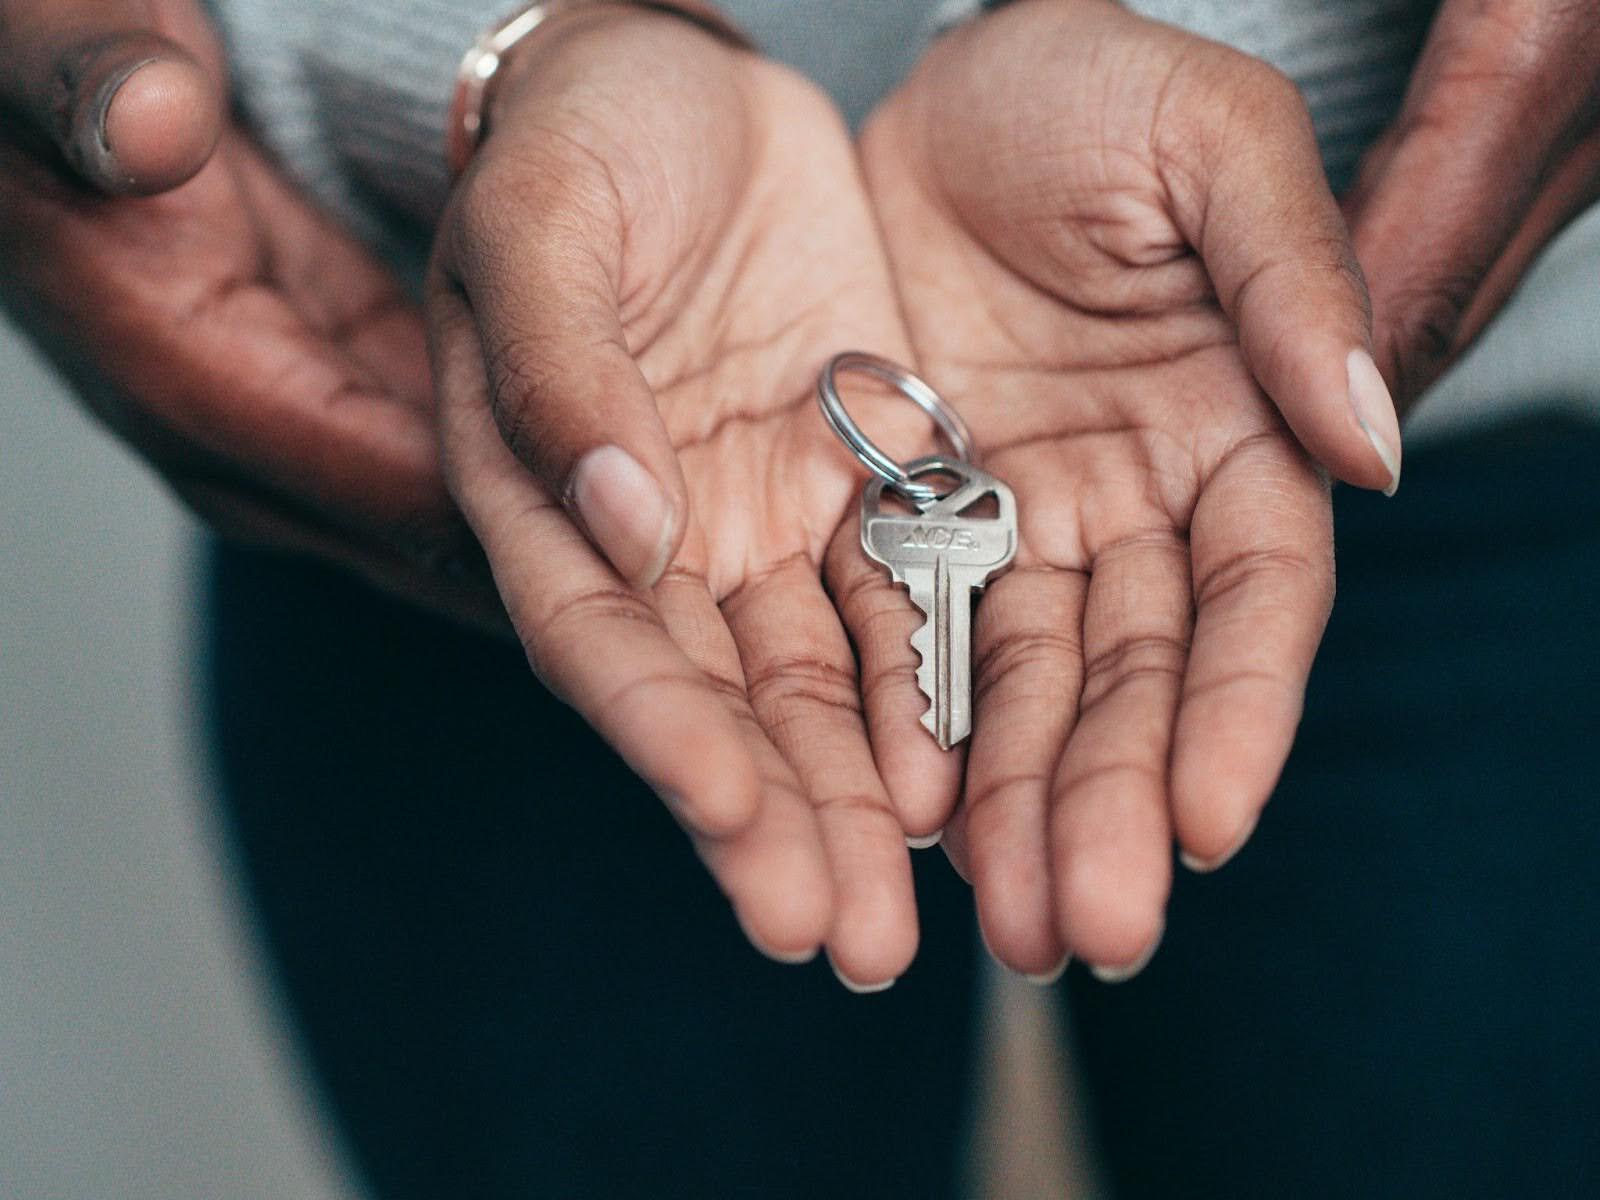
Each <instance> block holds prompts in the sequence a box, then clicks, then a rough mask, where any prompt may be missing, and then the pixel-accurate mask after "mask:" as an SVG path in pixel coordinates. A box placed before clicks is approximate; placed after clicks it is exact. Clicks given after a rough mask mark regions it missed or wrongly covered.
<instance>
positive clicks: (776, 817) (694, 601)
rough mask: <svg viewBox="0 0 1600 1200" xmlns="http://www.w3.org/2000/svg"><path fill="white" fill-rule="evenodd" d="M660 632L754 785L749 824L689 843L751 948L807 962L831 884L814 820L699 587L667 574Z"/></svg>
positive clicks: (820, 931)
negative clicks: (709, 682) (740, 754)
mask: <svg viewBox="0 0 1600 1200" xmlns="http://www.w3.org/2000/svg"><path fill="white" fill-rule="evenodd" d="M656 599H657V603H658V605H659V607H660V610H661V616H662V619H663V621H665V623H666V627H667V631H668V633H669V634H671V636H672V638H673V640H674V641H676V642H677V643H678V645H680V646H681V647H683V650H684V653H685V654H686V655H688V657H689V661H690V662H692V663H693V664H694V665H695V666H696V667H697V668H699V669H700V670H701V671H703V672H704V673H705V674H706V676H707V677H708V678H710V679H713V680H715V681H717V683H718V685H719V686H720V687H721V688H722V689H723V691H724V693H725V695H726V697H727V701H728V704H729V705H730V706H731V708H732V709H733V711H734V712H735V714H736V715H737V716H738V717H739V726H740V730H741V733H742V735H743V738H744V744H745V745H746V747H747V748H748V750H749V753H750V757H751V760H752V761H753V762H754V763H755V765H756V770H757V773H758V775H759V776H760V778H761V781H762V786H761V798H760V803H759V805H758V807H757V810H756V814H755V817H754V818H753V819H752V820H751V822H750V824H749V825H747V826H746V827H745V828H744V829H742V830H741V831H740V832H738V833H737V834H735V835H733V836H731V837H725V838H710V837H704V836H696V835H692V836H693V841H694V844H695V849H696V851H697V852H698V853H699V855H700V858H701V860H702V861H703V862H704V863H705V864H706V868H707V869H708V870H709V871H710V872H711V874H712V876H713V877H714V878H715V879H716V880H717V882H718V884H719V885H720V886H721V888H722V890H723V892H724V893H725V894H726V895H727V897H728V899H729V901H730V902H731V903H732V905H733V909H734V913H735V915H736V916H737V917H738V919H739V924H740V926H741V927H742V928H743V929H744V931H745V936H747V937H748V938H749V939H750V941H751V943H752V944H753V945H754V946H755V947H756V949H758V950H760V951H761V952H762V953H763V954H765V955H767V956H768V957H769V958H773V959H776V960H777V961H779V962H788V963H798V962H807V961H809V960H810V959H812V958H814V957H816V953H817V950H818V948H819V947H820V946H821V944H822V942H823V940H824V939H825V938H826V937H827V936H828V933H829V930H830V928H831V927H832V924H833V913H834V880H833V875H832V871H831V868H830V866H829V862H828V858H829V856H828V853H827V850H826V848H825V847H824V845H823V836H822V830H821V827H820V826H819V823H818V820H817V813H816V811H815V810H814V809H813V808H812V805H811V802H810V800H809V799H808V798H807V796H806V793H805V790H804V788H803V787H802V785H801V782H800V780H799V779H798V778H797V777H796V776H795V773H794V770H793V769H792V768H791V767H790V766H789V764H788V763H787V762H786V761H785V760H784V758H783V755H782V754H780V753H779V752H778V749H777V747H776V746H774V745H773V743H772V741H771V739H770V738H768V737H767V735H766V733H765V732H764V731H763V730H762V728H761V726H760V724H759V723H758V722H757V720H756V716H755V713H754V712H753V711H752V710H751V708H750V705H749V701H748V698H747V696H746V693H745V681H744V671H743V667H742V666H741V664H740V662H739V651H738V647H737V646H736V644H735V642H734V639H733V634H732V631H730V630H729V628H728V624H727V621H726V620H725V619H724V618H723V615H722V613H721V612H720V611H719V610H718V608H717V605H716V602H715V601H714V600H713V599H712V598H711V593H710V592H709V591H708V590H707V589H706V585H705V582H704V581H703V580H700V579H695V578H693V577H691V576H689V575H686V574H684V573H682V572H675V571H669V572H668V573H667V575H666V576H665V577H664V578H663V579H662V580H661V582H660V584H659V585H657V587H656Z"/></svg>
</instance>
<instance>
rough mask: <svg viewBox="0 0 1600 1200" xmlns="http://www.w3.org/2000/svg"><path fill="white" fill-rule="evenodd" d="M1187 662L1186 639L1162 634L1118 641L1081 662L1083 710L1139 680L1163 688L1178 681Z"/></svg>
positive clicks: (1132, 636)
mask: <svg viewBox="0 0 1600 1200" xmlns="http://www.w3.org/2000/svg"><path fill="white" fill-rule="evenodd" d="M1188 658H1189V642H1188V639H1186V638H1179V637H1174V636H1172V635H1171V634H1164V633H1145V634H1134V635H1130V636H1128V637H1125V638H1122V639H1120V640H1119V641H1117V642H1116V643H1114V644H1113V645H1111V646H1108V647H1107V648H1106V649H1104V650H1101V651H1100V652H1098V653H1097V654H1095V655H1093V656H1092V657H1090V658H1089V659H1088V661H1087V662H1085V664H1084V669H1083V678H1084V687H1083V707H1084V708H1085V709H1088V708H1090V707H1091V706H1093V705H1094V704H1095V703H1096V702H1097V701H1099V700H1101V699H1104V697H1105V696H1106V695H1108V694H1109V693H1110V692H1112V691H1113V690H1115V689H1116V688H1118V687H1121V686H1124V685H1126V684H1129V683H1133V682H1136V681H1138V680H1141V679H1155V680H1158V681H1160V682H1161V683H1164V684H1165V683H1173V682H1176V681H1178V680H1181V679H1182V678H1183V668H1184V664H1185V663H1186V662H1187V661H1188Z"/></svg>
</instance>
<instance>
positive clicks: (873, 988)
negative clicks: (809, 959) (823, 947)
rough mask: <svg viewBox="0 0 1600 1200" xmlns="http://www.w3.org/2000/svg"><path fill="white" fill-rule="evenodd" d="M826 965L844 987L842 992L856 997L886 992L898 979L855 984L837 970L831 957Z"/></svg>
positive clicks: (830, 956) (836, 965)
mask: <svg viewBox="0 0 1600 1200" xmlns="http://www.w3.org/2000/svg"><path fill="white" fill-rule="evenodd" d="M828 965H829V966H830V967H832V968H833V975H834V978H835V979H837V980H838V981H839V982H840V983H841V984H843V985H844V990H845V991H847V992H850V993H852V994H854V995H857V996H875V995H877V994H878V993H879V992H887V991H888V990H889V989H890V988H892V987H893V986H894V985H895V984H896V983H898V982H899V980H898V979H888V980H885V981H884V982H882V983H857V982H856V981H855V980H854V979H851V978H850V977H849V976H848V975H846V974H845V973H844V972H843V971H841V970H839V967H838V964H836V963H835V962H834V961H833V956H832V955H829V956H828Z"/></svg>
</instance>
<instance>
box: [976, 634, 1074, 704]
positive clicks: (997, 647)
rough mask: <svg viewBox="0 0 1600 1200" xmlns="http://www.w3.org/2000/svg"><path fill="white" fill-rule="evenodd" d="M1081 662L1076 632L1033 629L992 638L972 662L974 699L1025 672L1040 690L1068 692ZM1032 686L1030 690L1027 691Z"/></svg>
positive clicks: (1057, 697) (1064, 693)
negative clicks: (993, 639)
mask: <svg viewBox="0 0 1600 1200" xmlns="http://www.w3.org/2000/svg"><path fill="white" fill-rule="evenodd" d="M1082 664H1083V643H1082V641H1081V640H1080V639H1079V638H1078V637H1076V636H1075V635H1073V634H1071V633H1068V632H1065V631H1060V630H1053V629H1034V630H1026V631H1021V632H1017V633H1012V634H1008V635H1006V636H1003V637H1000V638H997V639H995V641H994V642H993V643H992V644H990V645H988V646H985V647H984V649H983V651H982V652H981V653H979V655H978V656H977V658H976V659H975V661H974V662H973V664H972V694H973V698H974V701H978V700H980V699H981V698H983V697H986V696H988V695H989V694H990V693H991V692H992V691H993V690H994V688H995V686H996V685H997V684H998V683H999V682H1000V681H1001V680H1004V679H1008V678H1013V677H1015V676H1018V675H1020V674H1022V673H1024V672H1025V673H1027V674H1028V675H1029V676H1030V678H1033V679H1036V680H1037V683H1038V685H1039V690H1041V691H1050V692H1053V693H1054V696H1055V698H1056V699H1057V700H1059V699H1060V697H1061V696H1064V695H1067V694H1068V691H1067V689H1069V688H1070V687H1071V686H1072V683H1073V681H1074V680H1075V679H1076V677H1077V675H1078V674H1079V672H1080V671H1081V670H1082ZM1031 690H1033V689H1030V691H1031Z"/></svg>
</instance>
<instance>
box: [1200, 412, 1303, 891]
mask: <svg viewBox="0 0 1600 1200" xmlns="http://www.w3.org/2000/svg"><path fill="white" fill-rule="evenodd" d="M1189 536H1190V545H1191V552H1192V554H1193V558H1194V588H1195V600H1196V604H1197V612H1196V617H1195V630H1194V646H1193V649H1192V650H1191V651H1190V654H1189V664H1188V668H1187V670H1186V671H1185V673H1184V678H1183V694H1182V701H1181V706H1180V708H1179V711H1178V721H1177V728H1176V730H1175V733H1174V741H1173V748H1172V814H1173V822H1174V825H1175V827H1176V832H1177V837H1178V842H1179V844H1180V845H1181V846H1182V847H1183V857H1184V862H1185V864H1186V865H1188V866H1190V867H1191V868H1193V869H1195V870H1199V871H1210V870H1216V869H1217V868H1218V867H1220V866H1222V865H1223V864H1224V863H1226V862H1227V861H1228V860H1229V859H1230V858H1232V857H1233V856H1234V855H1235V854H1236V853H1238V851H1239V849H1240V848H1241V847H1242V846H1243V845H1244V843H1245V841H1246V840H1248V838H1249V837H1250V834H1251V833H1252V832H1253V831H1254V830H1255V827H1256V822H1257V820H1258V818H1259V816H1260V813H1261V809H1262V807H1263V806H1264V805H1265V804H1266V802H1267V799H1268V797H1269V796H1270V795H1271V793H1272V789H1273V788H1274V786H1276V784H1277V780H1278V775H1279V773H1280V772H1281V771H1282V769H1283V763H1284V760H1285V759H1286V758H1287V757H1288V754H1289V748H1290V745H1291V743H1292V742H1293V740H1294V734H1295V729H1296V727H1297V726H1298V725H1299V722H1300V714H1301V710H1302V707H1303V705H1304V701H1305V690H1306V679H1307V676H1308V675H1309V674H1310V672H1311V663H1312V660H1313V659H1314V658H1315V656H1316V652H1317V645H1318V643H1319V642H1320V641H1321V639H1322V631H1323V628H1324V627H1325V626H1326V624H1327V621H1328V613H1329V610H1330V609H1331V607H1332V605H1333V518H1332V513H1331V511H1330V509H1329V505H1328V497H1327V490H1326V484H1325V483H1324V482H1323V481H1322V480H1321V479H1320V478H1319V477H1318V475H1317V473H1316V472H1315V471H1314V470H1313V469H1312V467H1311V465H1310V464H1309V463H1307V462H1306V461H1305V460H1304V459H1303V458H1301V457H1300V456H1298V455H1296V454H1293V453H1292V452H1290V451H1289V450H1288V449H1287V448H1286V447H1283V446H1281V445H1279V444H1277V443H1276V442H1268V441H1264V440H1263V441H1254V442H1248V443H1245V444H1243V445H1242V446H1241V447H1240V449H1239V450H1238V451H1237V452H1236V453H1235V454H1234V455H1233V456H1232V457H1230V458H1229V459H1228V460H1227V461H1226V462H1224V463H1223V464H1222V466H1221V467H1220V469H1219V470H1218V471H1217V473H1216V474H1215V475H1214V476H1213V477H1212V479H1211V480H1210V482H1209V483H1208V484H1207V485H1206V488H1205V491H1204V492H1202V493H1201V496H1200V500H1199V503H1198V505H1197V506H1196V508H1195V513H1194V518H1193V522H1192V526H1191V529H1190V535H1189Z"/></svg>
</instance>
